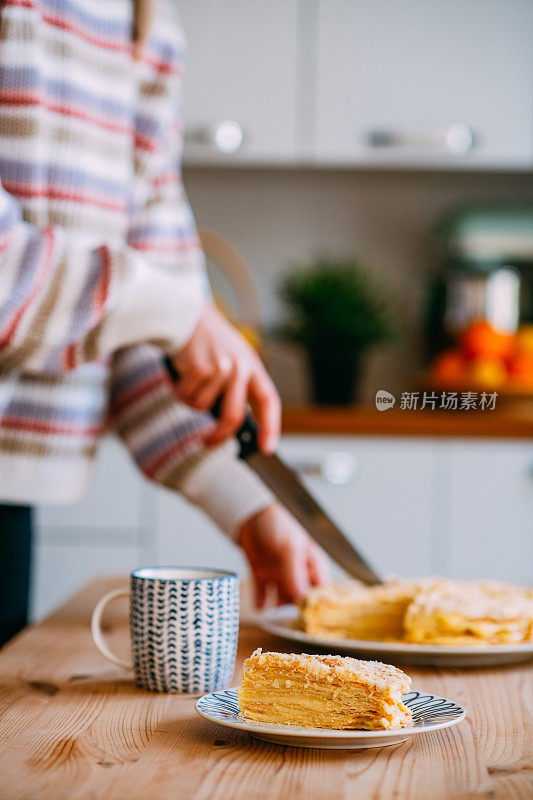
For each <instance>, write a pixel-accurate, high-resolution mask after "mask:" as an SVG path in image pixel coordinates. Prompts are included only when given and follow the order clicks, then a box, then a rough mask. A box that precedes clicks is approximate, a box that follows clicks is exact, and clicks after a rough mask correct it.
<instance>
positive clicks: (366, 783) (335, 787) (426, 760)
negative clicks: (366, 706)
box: [0, 579, 533, 800]
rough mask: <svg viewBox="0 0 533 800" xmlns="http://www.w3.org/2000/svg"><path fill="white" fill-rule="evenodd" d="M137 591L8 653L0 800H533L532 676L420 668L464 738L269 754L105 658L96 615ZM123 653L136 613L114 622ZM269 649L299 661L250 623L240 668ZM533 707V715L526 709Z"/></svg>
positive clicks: (69, 614)
mask: <svg viewBox="0 0 533 800" xmlns="http://www.w3.org/2000/svg"><path fill="white" fill-rule="evenodd" d="M124 584H125V580H113V579H101V580H98V581H95V582H93V583H91V584H90V585H89V586H88V587H87V588H86V589H84V590H83V591H81V592H80V593H79V594H78V595H76V596H75V597H74V598H73V599H72V600H71V601H70V602H68V603H66V604H65V605H64V606H63V607H61V608H60V609H59V610H58V611H57V612H56V613H55V614H53V615H52V616H50V617H49V618H47V619H46V620H44V622H42V623H41V624H39V625H36V626H35V627H31V628H28V629H27V630H26V631H24V632H22V634H21V635H19V636H18V637H17V638H15V639H14V640H13V641H12V642H11V643H10V644H8V645H7V646H6V647H5V648H4V649H3V650H2V651H1V652H0V681H1V690H0V693H1V706H2V714H1V717H0V737H1V741H2V746H1V747H0V797H2V800H84V799H85V798H87V800H89V798H91V799H92V798H99V800H100V799H102V800H126V799H127V800H137V799H138V800H141V799H142V800H160V799H161V798H177V799H178V800H292V798H294V800H299V799H300V798H301V799H302V800H314V799H315V798H316V800H324V798H325V797H327V798H328V800H349V799H350V800H351V798H354V797H361V798H370V797H371V798H373V800H384V799H385V798H396V800H402V798H405V800H427V799H428V798H429V797H431V800H453V798H465V800H466V798H468V800H473V798H488V797H490V798H492V800H508V798H510V797H513V798H514V800H530V798H531V797H532V795H533V758H532V753H531V734H532V725H533V723H532V719H531V714H530V713H529V711H530V704H531V685H532V684H531V669H530V667H529V666H527V665H521V666H516V667H505V668H501V669H490V668H487V669H483V670H477V669H476V670H458V669H453V670H444V669H408V672H409V673H410V674H411V675H412V676H413V679H414V685H415V687H422V688H424V689H428V690H430V691H434V692H436V693H438V694H442V695H445V696H447V697H450V698H453V699H456V700H458V701H459V702H460V703H462V704H464V705H465V706H466V708H467V714H468V716H467V719H466V720H465V721H464V722H463V723H461V724H460V725H458V726H457V727H453V728H450V729H448V730H443V731H436V732H433V733H430V734H429V735H428V736H420V737H415V738H414V739H411V740H410V741H408V742H406V743H404V744H401V745H398V746H396V747H391V748H383V749H381V750H374V749H372V750H362V751H354V752H346V751H344V752H334V751H317V750H301V749H298V748H291V747H279V746H276V745H269V744H265V743H262V742H259V741H256V740H254V739H251V738H249V737H248V735H247V734H243V733H239V732H231V731H230V730H229V729H228V728H223V727H216V726H213V725H211V724H209V723H208V722H207V721H205V720H203V719H201V718H200V717H199V716H198V715H197V714H196V713H195V711H194V702H195V697H193V696H190V695H162V694H151V693H149V692H145V691H142V690H140V689H137V688H136V687H135V686H134V684H133V683H132V680H131V674H130V673H128V672H125V671H124V670H122V669H119V668H114V667H111V666H110V665H109V662H107V661H105V659H104V658H103V657H102V656H101V655H100V654H99V653H98V652H97V650H96V648H95V647H94V645H93V643H92V640H91V635H90V630H89V618H90V613H91V610H92V608H93V606H94V604H95V603H96V601H97V599H98V598H99V597H101V595H102V594H103V593H104V592H106V591H108V590H109V589H110V588H115V587H117V586H121V585H124ZM106 629H107V631H108V635H109V640H110V644H111V646H112V647H113V648H115V649H116V650H117V651H119V652H125V651H126V648H127V641H128V630H127V617H126V604H125V603H124V605H123V606H121V605H120V604H119V603H117V604H116V606H112V607H111V608H110V610H109V616H108V617H107V618H106ZM259 645H261V646H262V647H263V648H265V649H285V650H286V649H288V643H287V642H284V641H282V640H279V639H276V638H274V637H272V636H270V635H267V634H264V633H262V632H261V631H260V630H259V629H258V628H257V627H256V625H254V623H253V620H252V619H251V618H250V617H249V616H246V615H245V617H244V618H243V623H242V627H241V633H240V641H239V652H238V659H237V668H236V672H235V678H234V680H233V683H234V684H235V683H237V682H238V679H239V673H240V668H241V664H242V660H243V658H244V657H245V656H246V655H248V654H249V653H250V652H251V651H252V650H254V648H256V647H257V646H259ZM528 703H529V706H528V705H527V704H528Z"/></svg>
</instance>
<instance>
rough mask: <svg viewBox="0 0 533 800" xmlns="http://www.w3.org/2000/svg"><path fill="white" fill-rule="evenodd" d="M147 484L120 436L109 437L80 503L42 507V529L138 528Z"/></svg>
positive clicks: (40, 512)
mask: <svg viewBox="0 0 533 800" xmlns="http://www.w3.org/2000/svg"><path fill="white" fill-rule="evenodd" d="M146 486H147V484H144V482H141V481H140V480H139V470H138V469H137V467H136V466H135V464H134V462H133V459H132V458H131V456H130V455H129V453H128V452H127V450H126V449H125V447H124V446H123V445H122V444H121V442H119V441H118V440H117V439H113V438H111V437H108V438H106V439H105V440H104V441H103V442H102V443H101V445H100V448H99V453H98V457H97V460H96V464H95V468H94V475H93V478H92V480H91V486H90V489H89V492H88V494H87V495H86V497H84V498H83V499H82V500H80V501H79V502H78V503H73V504H69V505H55V506H41V507H40V508H39V509H38V524H39V526H40V527H41V528H44V529H46V528H51V529H54V530H65V531H69V532H70V533H71V534H72V535H76V534H77V533H81V534H82V535H83V531H85V530H102V529H105V530H108V529H110V528H111V529H113V530H121V529H122V530H137V528H138V527H139V525H140V524H141V496H142V493H143V491H146V488H145V487H146Z"/></svg>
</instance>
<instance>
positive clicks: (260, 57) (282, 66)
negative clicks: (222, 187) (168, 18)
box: [178, 0, 298, 164]
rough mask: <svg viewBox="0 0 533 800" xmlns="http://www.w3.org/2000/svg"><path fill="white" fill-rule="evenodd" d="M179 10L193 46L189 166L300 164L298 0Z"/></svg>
mask: <svg viewBox="0 0 533 800" xmlns="http://www.w3.org/2000/svg"><path fill="white" fill-rule="evenodd" d="M178 7H179V10H180V13H181V17H182V21H183V27H184V30H185V34H186V37H187V41H188V48H187V68H186V80H185V94H184V97H185V104H184V107H185V160H186V162H187V163H188V164H192V163H201V164H209V163H213V164H221V163H228V162H233V163H238V162H259V163H261V162H269V161H276V162H280V161H281V162H283V161H287V160H291V159H294V157H295V147H296V94H297V89H296V84H297V67H296V59H297V52H298V46H297V39H298V27H297V21H298V17H297V9H298V2H297V0H270V1H269V2H268V3H263V2H260V1H259V0H249V2H246V3H243V2H240V0H179V3H178ZM228 121H229V122H230V123H235V124H233V125H227V124H226V125H224V123H227V122H228ZM237 126H240V127H241V129H242V134H243V138H242V144H240V140H239V129H238V127H237Z"/></svg>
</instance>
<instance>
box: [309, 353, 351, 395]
mask: <svg viewBox="0 0 533 800" xmlns="http://www.w3.org/2000/svg"><path fill="white" fill-rule="evenodd" d="M308 359H309V368H310V373H311V385H312V391H313V401H314V402H315V403H319V404H320V405H338V406H346V405H350V404H351V403H353V402H354V400H355V397H356V391H357V388H358V387H357V383H358V378H359V363H360V356H359V353H356V352H354V351H353V350H351V351H338V350H333V351H332V350H330V349H325V350H310V351H309V352H308Z"/></svg>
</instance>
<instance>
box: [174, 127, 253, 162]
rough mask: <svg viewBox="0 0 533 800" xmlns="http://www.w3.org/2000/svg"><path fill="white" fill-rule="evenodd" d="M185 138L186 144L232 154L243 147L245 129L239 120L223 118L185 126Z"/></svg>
mask: <svg viewBox="0 0 533 800" xmlns="http://www.w3.org/2000/svg"><path fill="white" fill-rule="evenodd" d="M184 139H185V143H186V144H195V145H203V146H204V147H210V148H213V149H214V150H217V151H218V152H219V153H225V154H227V155H231V154H232V153H237V152H238V151H239V150H240V149H241V147H242V145H243V142H244V129H243V127H242V125H241V123H240V122H237V120H234V119H222V120H220V121H219V122H214V123H210V124H206V125H198V126H196V127H192V128H185V134H184Z"/></svg>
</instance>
